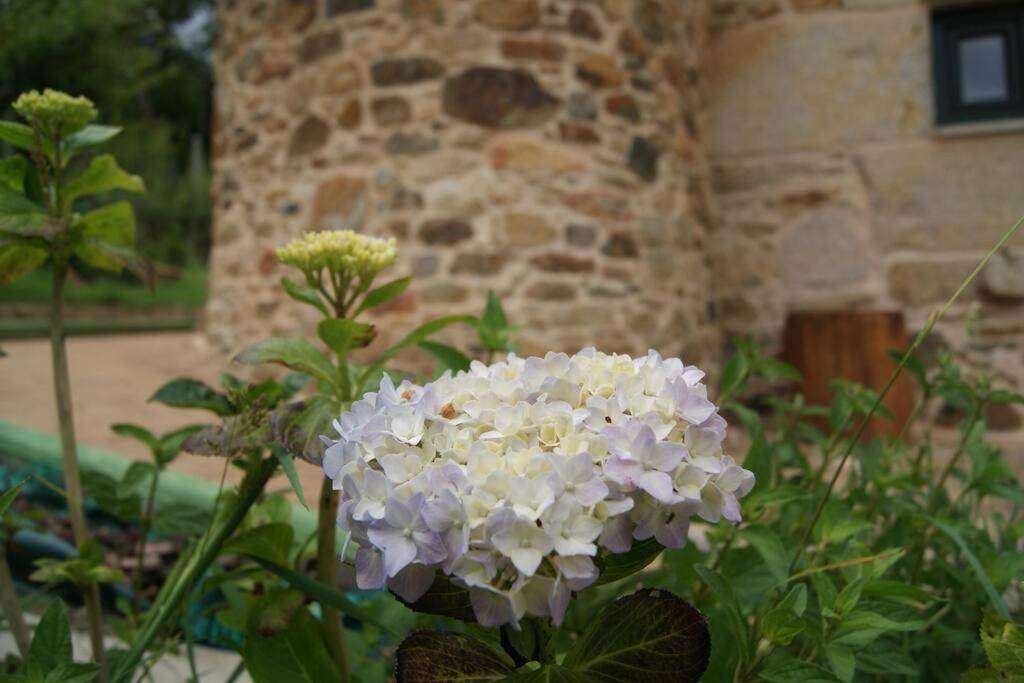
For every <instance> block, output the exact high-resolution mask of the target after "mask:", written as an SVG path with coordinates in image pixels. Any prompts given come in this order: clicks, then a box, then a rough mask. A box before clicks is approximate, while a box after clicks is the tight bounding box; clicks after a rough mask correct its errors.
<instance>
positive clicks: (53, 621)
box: [28, 598, 72, 678]
mask: <svg viewBox="0 0 1024 683" xmlns="http://www.w3.org/2000/svg"><path fill="white" fill-rule="evenodd" d="M71 661H72V648H71V627H70V626H69V625H68V611H67V608H66V607H65V606H64V601H63V600H61V599H60V598H55V599H54V600H53V601H52V602H50V604H49V605H48V606H47V608H46V611H45V612H43V616H42V618H41V619H40V620H39V624H38V625H37V626H36V632H35V635H34V636H32V644H31V645H30V646H29V650H28V670H29V677H30V678H31V677H32V675H33V673H35V674H36V675H39V676H42V677H45V676H47V675H48V674H49V673H50V672H52V671H54V670H55V669H56V668H57V667H59V666H61V665H63V664H70V663H71Z"/></svg>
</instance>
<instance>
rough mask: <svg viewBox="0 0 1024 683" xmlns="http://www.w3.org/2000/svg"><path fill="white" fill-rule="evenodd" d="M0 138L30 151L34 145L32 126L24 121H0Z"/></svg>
mask: <svg viewBox="0 0 1024 683" xmlns="http://www.w3.org/2000/svg"><path fill="white" fill-rule="evenodd" d="M0 140H3V141H4V142H9V143H10V144H12V145H14V146H15V147H18V148H20V149H25V150H28V151H30V152H31V151H32V149H33V148H34V147H35V142H34V140H35V136H34V135H33V133H32V128H31V127H29V126H26V125H25V124H24V123H15V122H14V121H0Z"/></svg>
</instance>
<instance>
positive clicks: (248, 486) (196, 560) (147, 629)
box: [114, 457, 277, 683]
mask: <svg viewBox="0 0 1024 683" xmlns="http://www.w3.org/2000/svg"><path fill="white" fill-rule="evenodd" d="M276 469H277V458H274V457H267V458H263V459H262V460H260V461H259V462H258V463H256V464H254V465H253V466H252V467H251V468H250V469H249V471H247V472H246V474H245V478H244V479H243V480H242V483H241V484H239V486H238V497H237V498H236V499H235V500H234V503H233V504H232V506H231V508H230V510H228V511H227V513H226V514H225V516H224V520H223V521H222V522H220V523H219V524H218V523H217V521H216V520H214V522H213V526H212V527H211V528H210V530H209V531H207V532H206V534H205V536H204V538H203V541H201V542H200V543H199V545H198V546H197V552H196V553H194V554H193V555H192V557H191V558H189V561H188V564H187V566H185V567H183V568H182V571H181V573H180V574H179V575H178V576H176V577H175V578H174V580H173V581H169V582H167V583H165V584H164V586H163V588H162V589H161V591H160V594H159V595H158V596H157V598H156V601H155V603H154V606H153V608H152V609H151V610H150V611H149V613H148V615H147V618H146V621H145V622H144V623H143V625H142V629H141V630H140V632H139V635H138V636H137V637H136V638H135V640H134V642H132V644H131V648H130V649H129V650H128V652H127V653H126V654H125V655H124V657H123V658H122V659H121V664H120V667H119V668H118V670H117V672H116V675H115V677H114V680H115V681H117V682H119V683H120V682H121V681H125V680H130V677H131V673H132V671H133V670H134V669H135V667H137V666H138V665H139V662H140V661H141V660H142V657H143V655H144V654H145V652H146V650H147V649H148V648H149V645H150V643H152V642H153V640H154V639H155V638H156V636H157V635H158V634H159V633H160V631H161V630H162V629H163V628H164V627H165V626H166V625H167V623H168V622H169V621H170V620H171V618H172V617H174V616H175V615H176V614H177V612H178V608H180V607H181V605H182V603H183V602H184V601H185V598H186V597H188V595H189V594H190V593H191V591H192V587H193V586H194V585H195V582H196V581H197V580H198V579H199V578H200V577H201V576H202V575H203V573H204V572H206V570H207V569H208V568H209V567H210V565H211V564H213V562H214V561H215V560H216V559H217V555H219V554H220V550H221V548H222V547H223V545H224V543H225V542H227V540H228V539H229V538H230V537H231V535H232V534H233V533H234V532H235V530H236V529H237V528H238V526H239V525H240V524H241V523H242V520H243V519H245V515H246V514H247V513H248V512H249V508H251V507H252V505H253V503H255V502H256V500H257V499H258V498H259V497H260V494H261V493H262V492H263V487H264V486H266V484H267V482H268V481H269V480H270V477H271V476H272V475H273V474H274V470H276Z"/></svg>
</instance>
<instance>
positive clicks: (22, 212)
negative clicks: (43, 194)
mask: <svg viewBox="0 0 1024 683" xmlns="http://www.w3.org/2000/svg"><path fill="white" fill-rule="evenodd" d="M46 222H47V216H46V212H45V211H44V210H43V208H42V207H41V206H39V205H38V204H36V203H35V202H33V201H32V200H31V199H29V198H28V197H26V196H25V195H23V194H21V193H20V192H16V191H15V190H13V189H11V188H10V187H9V186H8V185H7V184H6V183H0V236H2V235H7V236H8V237H11V236H19V235H33V234H35V233H34V232H33V231H37V230H38V229H39V228H40V227H41V226H43V225H45V224H46Z"/></svg>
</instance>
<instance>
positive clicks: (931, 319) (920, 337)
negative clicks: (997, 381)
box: [789, 216, 1024, 574]
mask: <svg viewBox="0 0 1024 683" xmlns="http://www.w3.org/2000/svg"><path fill="white" fill-rule="evenodd" d="M1022 224H1024V216H1021V217H1020V218H1019V219H1018V220H1017V222H1016V223H1014V224H1013V226H1011V227H1010V229H1009V230H1007V231H1006V233H1004V234H1003V236H1002V237H1001V238H999V241H998V242H996V244H995V246H993V247H992V248H991V249H990V250H989V252H988V253H987V254H985V257H984V258H983V259H981V261H980V262H979V263H978V265H977V266H976V267H975V268H974V270H973V271H971V274H970V275H968V276H967V278H966V279H965V280H964V281H963V282H961V283H960V286H959V287H957V289H956V291H955V292H953V296H951V297H950V298H949V300H948V301H947V302H946V303H945V304H943V306H942V308H940V309H939V310H938V311H935V312H933V313H932V314H931V315H929V316H928V322H927V323H926V324H925V326H924V328H923V329H922V330H921V331H920V332H918V333H917V336H916V337H914V342H913V343H912V344H911V345H910V348H909V349H907V352H906V353H904V354H903V357H902V358H900V362H899V363H898V364H897V365H896V369H895V370H893V372H892V374H891V375H890V376H889V380H888V381H887V382H886V383H885V387H883V389H882V392H881V393H880V394H878V396H877V398H875V402H874V403H873V404H872V406H871V410H869V411H868V413H867V415H865V416H864V417H862V418H861V421H860V424H858V425H857V429H856V430H854V432H853V436H852V437H851V438H850V442H849V444H848V445H847V447H846V450H845V451H843V457H842V458H841V459H840V460H839V467H837V468H836V471H835V473H833V475H832V479H831V480H830V481H829V484H828V489H826V491H825V495H823V496H822V497H821V500H820V501H819V502H818V507H817V508H816V509H815V511H814V516H813V517H812V518H811V523H810V524H808V525H807V529H806V530H805V531H804V535H803V538H802V539H801V541H800V545H798V546H797V549H796V554H795V555H794V556H793V561H792V562H791V563H790V565H789V573H790V574H792V573H793V570H794V569H796V566H797V564H799V562H800V559H801V558H802V557H803V553H804V548H805V547H806V546H807V541H808V540H809V539H810V538H811V534H812V533H813V532H814V527H815V526H817V524H818V520H819V519H820V518H821V513H822V512H823V511H824V510H825V505H826V504H827V503H828V501H829V498H831V497H832V491H834V490H835V487H836V482H837V481H839V475H841V474H842V472H843V469H845V467H846V462H847V460H849V459H850V455H852V454H853V449H854V447H855V446H856V445H857V442H858V441H859V440H860V436H861V434H862V433H863V432H864V429H865V428H866V427H867V425H868V422H869V421H870V420H871V418H872V417H874V415H875V412H876V411H877V410H878V407H879V406H880V405H882V401H883V400H884V399H885V397H886V395H887V394H888V393H889V390H890V389H892V386H893V384H895V383H896V379H897V378H898V377H899V376H900V373H901V372H903V368H904V367H905V366H906V364H907V361H908V360H909V359H910V357H911V356H912V355H914V352H915V351H917V349H918V347H919V346H921V344H922V342H924V340H925V338H926V337H927V336H928V334H929V333H930V332H931V331H932V329H933V328H934V327H935V325H936V324H937V323H938V322H939V321H940V320H942V317H943V316H944V315H945V314H946V312H947V311H948V310H949V308H950V307H951V306H952V305H953V304H954V303H955V302H956V300H957V299H959V298H960V295H961V294H963V293H964V290H965V289H967V287H968V285H970V284H971V282H973V281H974V278H976V277H977V276H978V273H980V272H981V271H982V269H983V268H984V267H985V266H986V265H988V262H989V260H991V258H992V257H993V256H995V254H996V252H998V251H999V250H1000V249H1002V248H1003V245H1004V244H1006V242H1007V240H1009V239H1010V238H1011V237H1012V236H1013V234H1014V233H1015V232H1017V228H1019V227H1020V226H1021V225H1022ZM843 429H845V425H842V426H841V427H840V431H842V430H843Z"/></svg>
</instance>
